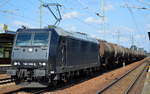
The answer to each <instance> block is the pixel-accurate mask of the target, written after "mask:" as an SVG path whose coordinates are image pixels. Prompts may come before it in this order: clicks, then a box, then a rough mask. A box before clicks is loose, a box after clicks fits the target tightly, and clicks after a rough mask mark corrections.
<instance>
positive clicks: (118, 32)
mask: <svg viewBox="0 0 150 94" xmlns="http://www.w3.org/2000/svg"><path fill="white" fill-rule="evenodd" d="M117 34H118V44H120V31H119V30H117Z"/></svg>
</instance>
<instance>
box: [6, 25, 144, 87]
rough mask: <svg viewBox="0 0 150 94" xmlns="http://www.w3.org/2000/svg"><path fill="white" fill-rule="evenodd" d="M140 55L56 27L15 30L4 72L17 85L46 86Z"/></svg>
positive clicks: (139, 53)
mask: <svg viewBox="0 0 150 94" xmlns="http://www.w3.org/2000/svg"><path fill="white" fill-rule="evenodd" d="M144 57H145V54H144V53H143V52H139V51H134V50H130V49H128V48H124V47H122V46H118V45H117V44H112V43H108V42H106V41H103V40H98V39H94V38H91V37H89V36H88V35H86V34H84V33H79V32H76V33H72V32H68V31H65V30H63V29H61V28H59V27H55V26H54V27H51V28H44V29H18V30H17V33H16V37H15V39H14V44H13V50H12V57H11V64H12V66H13V67H12V69H9V70H7V73H8V74H9V75H11V77H12V79H15V82H16V84H17V85H21V86H23V87H32V88H33V87H47V86H49V85H50V84H54V85H55V84H57V82H58V81H60V80H61V81H62V80H63V81H64V80H66V79H69V78H71V77H73V76H74V75H80V74H81V73H90V72H93V71H96V70H99V69H100V68H102V67H106V68H112V67H115V66H121V65H122V64H123V63H124V64H129V63H131V62H133V61H138V60H141V59H143V58H144Z"/></svg>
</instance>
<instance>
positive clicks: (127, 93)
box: [124, 64, 148, 94]
mask: <svg viewBox="0 0 150 94" xmlns="http://www.w3.org/2000/svg"><path fill="white" fill-rule="evenodd" d="M146 65H148V64H146ZM146 67H147V66H145V67H144V68H143V70H142V71H141V72H140V74H139V75H138V76H137V77H136V78H135V80H134V81H133V82H132V84H131V85H130V86H129V87H128V88H127V90H126V91H125V93H124V94H129V92H130V91H131V90H132V88H133V86H134V85H135V83H136V82H137V80H138V79H139V78H140V77H141V75H142V74H143V73H145V72H146V71H147V70H145V68H146ZM144 71H145V72H144Z"/></svg>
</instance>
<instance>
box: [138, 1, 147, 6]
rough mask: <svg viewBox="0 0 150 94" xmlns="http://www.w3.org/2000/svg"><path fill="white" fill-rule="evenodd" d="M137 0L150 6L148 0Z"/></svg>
mask: <svg viewBox="0 0 150 94" xmlns="http://www.w3.org/2000/svg"><path fill="white" fill-rule="evenodd" d="M137 1H138V2H140V3H143V4H145V5H149V6H150V2H148V1H145V0H137Z"/></svg>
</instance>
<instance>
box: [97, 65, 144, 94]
mask: <svg viewBox="0 0 150 94" xmlns="http://www.w3.org/2000/svg"><path fill="white" fill-rule="evenodd" d="M142 64H144V63H141V64H139V65H138V66H136V67H135V68H133V69H132V70H129V71H128V72H126V73H125V74H124V75H122V76H121V77H119V78H118V79H115V80H114V81H112V82H111V83H110V84H109V85H107V86H106V87H104V88H102V89H101V90H99V91H98V92H97V93H96V94H101V93H103V92H104V91H106V90H107V89H109V88H110V87H111V86H113V85H114V84H115V83H117V82H119V81H120V80H121V79H122V78H124V77H125V76H127V75H128V74H129V73H131V72H132V71H134V70H135V69H137V68H138V67H139V66H141V65H142Z"/></svg>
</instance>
